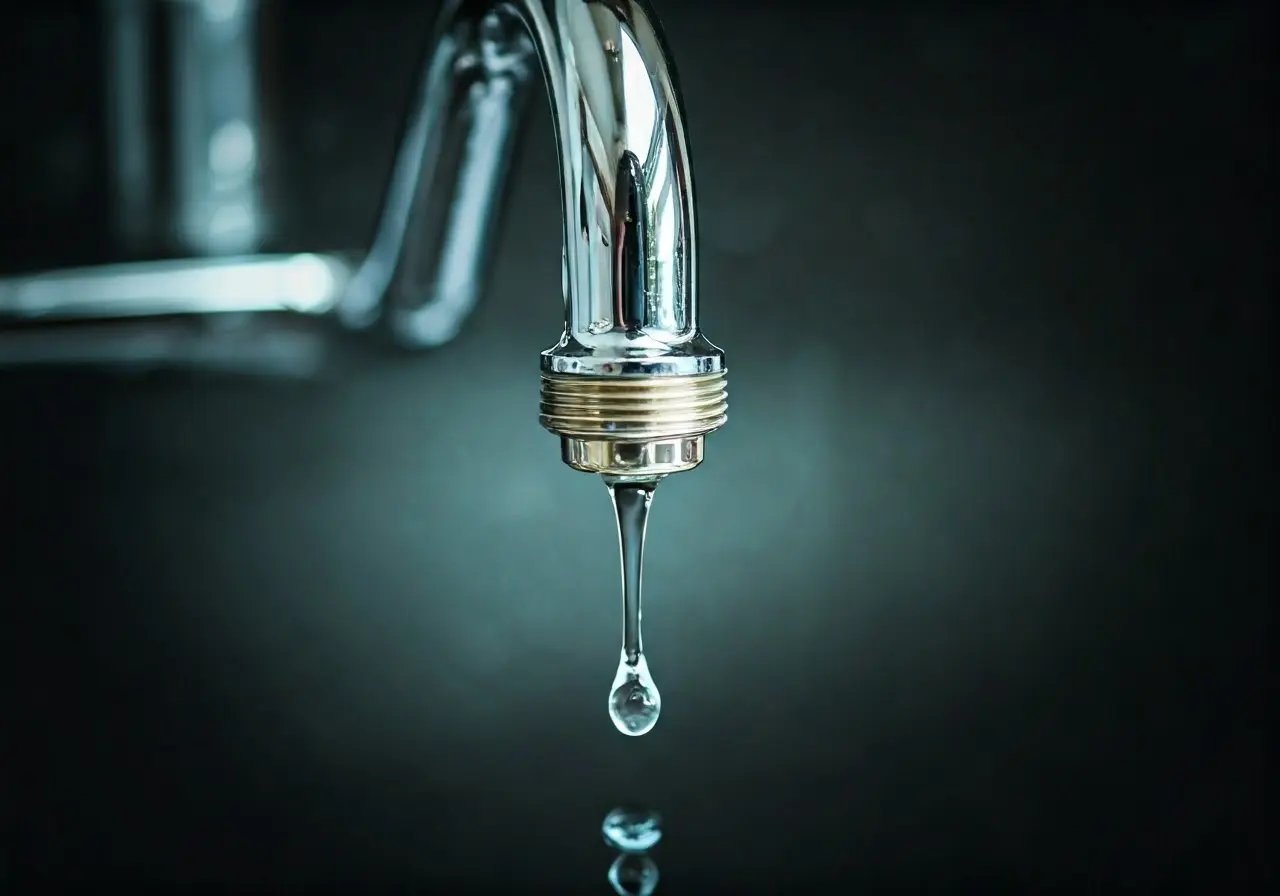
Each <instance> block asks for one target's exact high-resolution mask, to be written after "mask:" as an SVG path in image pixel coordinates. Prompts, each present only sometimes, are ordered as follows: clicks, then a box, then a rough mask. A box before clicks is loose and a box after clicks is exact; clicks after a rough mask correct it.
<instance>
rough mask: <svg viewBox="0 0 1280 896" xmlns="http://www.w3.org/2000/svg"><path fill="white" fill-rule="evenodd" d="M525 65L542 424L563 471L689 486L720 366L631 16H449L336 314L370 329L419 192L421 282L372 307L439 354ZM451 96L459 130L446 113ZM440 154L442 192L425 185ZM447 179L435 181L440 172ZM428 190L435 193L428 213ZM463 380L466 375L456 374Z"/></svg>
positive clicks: (679, 190) (579, 8)
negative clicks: (558, 246) (535, 196)
mask: <svg viewBox="0 0 1280 896" xmlns="http://www.w3.org/2000/svg"><path fill="white" fill-rule="evenodd" d="M535 60H536V61H538V62H540V63H541V68H542V73H543V76H544V79H545V82H546V90H547V94H548V97H549V99H550V102H551V112H552V116H553V119H554V122H555V134H556V140H557V143H558V148H559V157H560V159H559V161H560V181H561V189H562V191H563V225H564V255H563V286H564V293H565V314H564V331H563V333H562V335H561V337H560V339H559V340H558V341H557V342H556V344H555V345H554V346H552V347H551V348H549V349H547V350H546V351H544V352H543V353H542V374H543V377H542V406H541V418H540V419H541V422H542V425H543V426H545V427H546V428H547V429H549V430H550V431H551V432H553V433H556V434H557V435H559V436H561V439H562V456H563V458H564V460H565V461H566V462H567V463H568V464H570V466H573V467H575V468H577V469H581V470H586V471H590V472H598V473H603V474H605V475H612V476H625V477H628V478H644V477H646V476H653V477H656V476H662V475H666V474H667V473H671V472H677V471H680V470H685V469H690V468H692V467H693V466H696V465H697V464H698V463H699V462H700V461H701V459H702V454H703V437H704V436H705V435H706V434H707V433H709V432H711V431H713V430H715V429H717V428H719V427H720V426H721V425H723V423H724V422H725V416H726V410H727V402H726V398H725V382H724V374H725V372H726V369H725V361H724V354H723V352H721V351H720V349H718V348H717V347H716V346H714V345H712V344H711V343H710V342H709V341H708V340H707V339H706V338H705V337H703V336H702V335H701V334H700V333H699V331H698V327H697V286H698V270H697V228H696V221H695V209H694V198H693V176H692V171H691V168H690V162H689V146H688V137H687V134H686V131H685V123H684V110H683V107H682V104H681V101H680V95H679V88H678V85H677V82H676V74H675V69H674V66H673V64H672V61H671V56H670V53H669V51H668V49H667V46H666V43H665V40H664V38H663V35H662V31H661V28H660V26H659V24H658V20H657V18H656V17H655V16H654V14H653V11H652V10H651V8H650V7H649V4H648V3H647V2H641V0H524V2H493V0H456V2H451V3H450V4H448V6H447V8H446V10H445V13H444V15H443V16H442V18H441V19H440V23H439V26H438V31H437V34H436V39H435V48H434V51H433V52H432V55H431V58H430V59H429V61H428V64H427V65H426V67H425V76H424V81H423V83H422V85H421V88H420V89H421V102H420V104H419V106H418V109H417V111H416V113H415V116H414V118H413V119H412V120H411V122H410V124H409V126H408V128H407V132H406V138H405V140H404V143H403V146H402V152H401V156H400V159H399V162H398V164H397V167H396V171H395V174H394V175H393V178H392V185H391V189H390V190H389V191H388V197H387V208H386V210H385V211H384V216H383V224H384V228H383V230H382V231H381V232H380V233H379V235H378V238H377V239H376V240H375V243H374V246H373V250H372V251H371V252H370V253H369V256H368V257H367V258H366V261H365V263H364V265H363V266H362V268H361V269H360V270H359V271H357V273H356V275H355V277H354V278H353V281H352V288H351V289H349V290H348V292H347V294H346V296H345V297H344V301H343V303H342V304H340V305H339V308H338V311H339V314H340V315H342V317H343V318H344V319H345V320H346V321H347V322H348V323H350V324H351V325H354V326H362V325H367V324H369V323H371V322H372V320H373V319H374V318H375V316H376V309H377V307H378V301H377V299H378V297H380V296H382V295H385V294H386V292H387V290H388V288H389V284H390V282H391V279H392V277H393V276H394V273H393V272H394V269H395V266H396V262H397V261H398V262H399V263H401V264H403V263H405V256H406V254H407V253H406V251H405V248H404V246H405V243H406V242H407V241H408V236H409V235H410V234H411V233H412V230H413V227H412V224H411V219H412V217H413V216H414V214H415V209H414V208H413V206H414V202H413V201H412V200H411V197H413V196H415V195H422V194H423V192H424V191H423V186H424V185H425V186H426V187H427V189H426V190H425V193H426V194H427V196H428V197H429V198H428V200H427V205H428V206H429V207H430V208H432V209H435V210H437V213H436V214H434V215H431V214H426V213H424V212H425V210H424V209H417V210H416V212H417V214H418V216H419V218H425V219H427V220H434V219H437V218H440V217H443V218H444V220H445V222H446V223H445V226H443V227H440V228H439V229H438V232H439V233H440V237H439V238H438V239H437V241H436V244H434V245H433V244H431V243H430V242H428V241H417V242H416V243H414V244H413V245H414V248H413V250H412V252H414V253H426V257H427V259H428V260H430V259H431V258H434V259H435V268H434V270H435V277H434V279H433V280H428V282H427V283H426V288H425V289H424V290H422V294H423V299H424V300H423V301H421V302H419V303H417V304H416V305H414V306H412V307H389V308H387V309H386V310H387V313H388V314H389V316H390V320H391V324H392V327H393V330H394V331H395V332H396V333H397V334H398V335H399V337H400V338H401V339H402V340H403V341H405V342H408V343H410V344H417V345H422V344H437V343H440V342H443V341H446V340H447V339H449V338H452V336H453V334H454V333H455V332H456V330H457V328H458V327H459V326H460V324H461V321H462V319H463V318H464V317H465V315H466V313H467V312H468V311H469V310H470V308H471V306H472V305H473V304H474V302H475V298H476V293H477V291H478V284H479V283H480V282H481V272H482V269H483V267H484V263H485V259H486V257H487V256H486V253H487V251H488V248H489V243H490V236H491V233H492V226H493V217H494V216H493V211H494V210H495V209H496V207H497V200H498V191H499V190H500V189H501V187H502V182H503V174H504V169H505V166H504V160H505V158H506V154H507V152H508V145H509V143H510V140H511V138H512V136H513V134H514V130H515V121H514V114H513V111H514V110H518V106H516V104H517V103H518V102H519V101H520V99H521V98H522V95H523V93H524V91H523V88H524V87H525V86H526V84H527V81H528V79H529V78H530V77H531V75H532V73H533V72H534V69H535V66H534V64H533V63H534V61H535ZM460 97H465V98H466V99H467V101H468V102H467V103H466V104H464V106H463V108H464V109H465V110H466V114H455V113H453V111H452V110H454V109H456V108H458V103H457V100H458V99H459V98H460ZM448 145H457V146H461V147H463V151H462V152H461V153H460V154H459V155H458V156H457V158H458V161H457V162H456V163H455V164H456V166H457V167H456V171H454V172H453V175H454V176H453V177H451V178H447V179H446V178H444V177H442V176H441V171H440V168H439V165H440V160H441V159H443V158H445V155H444V153H443V152H442V149H443V147H445V146H448ZM446 167H447V166H446ZM441 183H443V184H444V185H445V187H446V190H447V192H446V193H443V194H437V195H434V196H432V195H431V194H432V193H433V192H434V190H436V189H439V187H440V185H441ZM462 363H471V362H467V361H464V362H462Z"/></svg>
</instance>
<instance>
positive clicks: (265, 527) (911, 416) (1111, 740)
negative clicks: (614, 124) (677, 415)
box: [0, 0, 1276, 894]
mask: <svg viewBox="0 0 1280 896" xmlns="http://www.w3.org/2000/svg"><path fill="white" fill-rule="evenodd" d="M302 6H303V5H302V4H298V3H292V4H284V5H282V6H281V7H279V8H277V10H276V11H275V12H274V13H273V16H274V17H275V18H274V20H273V25H272V28H273V29H274V31H272V32H271V33H273V34H274V35H275V36H274V37H272V38H271V40H272V41H273V42H272V43H271V44H269V46H270V51H269V52H270V66H269V71H270V72H271V79H270V90H271V91H273V93H272V96H273V97H274V103H275V105H274V107H273V108H274V112H273V116H274V117H273V118H272V119H271V127H272V128H274V135H275V136H274V139H275V140H276V141H277V142H276V144H275V145H276V146H277V147H279V148H280V151H279V152H278V153H277V155H276V156H275V159H276V162H275V163H274V167H272V168H271V169H270V177H271V188H272V189H273V190H274V191H275V193H274V194H273V195H274V196H275V201H276V202H277V204H278V208H279V215H280V221H281V225H280V229H279V233H280V236H279V242H280V245H281V246H284V247H286V248H288V247H297V248H303V247H305V248H311V249H315V248H326V247H330V246H336V247H349V248H358V247H359V246H360V245H362V244H363V242H364V241H365V240H367V238H368V235H369V234H370V232H371V228H372V225H373V220H374V215H375V214H376V211H377V204H378V199H379V193H380V190H381V187H382V180H383V178H384V176H385V169H386V166H387V165H388V163H389V161H390V159H391V154H392V151H393V148H394V142H395V139H396V133H397V128H398V118H399V116H400V114H401V113H402V112H403V110H404V108H405V103H406V102H407V100H408V97H409V91H410V84H411V81H412V77H413V74H414V71H415V67H416V64H417V60H418V54H419V53H420V52H421V51H422V49H423V42H424V38H425V35H426V32H427V29H428V26H429V24H430V22H431V21H432V17H433V11H434V6H433V4H423V5H421V6H419V5H416V4H415V5H414V6H413V7H409V6H408V5H396V4H389V3H379V4H373V5H365V6H364V7H363V8H361V9H357V7H358V6H359V4H351V6H350V7H349V8H344V7H343V6H341V5H339V4H337V3H325V4H312V5H310V6H309V7H308V8H307V9H306V10H304V9H302ZM1267 6H1268V5H1267V4H1261V3H1258V4H1235V5H1228V4H1224V5H1217V6H1209V5H1205V6H1185V7H1182V8H1180V9H1178V10H1177V11H1165V12H1160V11H1158V10H1155V11H1149V12H1146V13H1142V14H1137V13H1129V12H1115V11H1113V12H1110V13H1108V12H1105V11H1103V10H1099V11H1096V12H1089V13H1083V12H1078V13H1073V14H1070V15H1068V14H1065V13H1052V14H1051V13H1047V12H1043V11H1042V12H1031V11H1022V12H1013V11H1011V8H1010V7H997V6H989V7H985V8H982V7H974V8H965V9H964V10H963V11H962V10H960V9H955V10H953V11H951V12H940V11H939V9H941V8H942V7H940V6H937V5H930V6H927V7H926V6H920V7H917V8H910V7H905V6H904V7H903V8H902V9H901V10H900V11H899V12H894V13H890V12H876V13H872V12H864V11H859V9H858V7H857V6H856V5H855V4H844V5H841V4H834V3H832V4H827V5H825V6H823V5H817V4H795V3H792V4H777V5H773V6H772V7H770V6H766V5H763V4H748V3H708V2H702V3H692V2H674V0H669V2H667V3H665V4H663V5H662V7H661V9H660V11H661V12H662V14H663V20H664V23H665V25H666V28H667V33H668V39H669V42H670V44H671V46H672V48H673V50H674V52H675V56H676V59H677V63H678V65H679V68H680V73H681V80H682V86H683V91H684V94H685V99H686V103H687V111H688V120H689V127H690V134H691V143H692V150H693V157H694V162H695V166H696V173H697V178H698V181H697V186H698V189H699V193H698V199H699V209H700V213H701V217H700V224H701V246H702V256H701V258H702V260H701V296H702V308H703V317H702V324H703V327H704V329H705V331H706V332H707V334H708V335H709V336H710V337H711V338H712V339H713V340H714V341H716V342H717V343H719V344H720V345H722V346H723V347H724V348H725V349H726V350H727V351H728V353H729V358H730V364H731V369H732V372H733V373H732V379H731V397H732V410H731V420H730V423H729V425H728V426H727V427H726V428H725V430H724V431H723V432H721V433H719V434H717V435H714V436H712V437H711V439H710V440H709V443H708V459H707V462H706V464H705V465H704V466H703V468H702V469H700V470H699V471H697V472H696V473H693V474H688V475H684V476H679V477H676V478H675V479H673V480H671V481H669V482H667V483H665V484H664V485H663V486H662V487H661V488H660V489H659V491H658V494H657V498H656V501H655V504H654V515H653V519H652V524H651V529H650V545H649V552H648V558H647V568H646V569H647V572H646V585H647V600H646V607H647V609H648V613H647V614H646V619H645V621H646V647H647V651H648V653H649V656H650V663H651V667H652V669H653V671H654V675H655V677H656V679H657V681H658V684H659V686H660V687H661V689H662V693H663V697H664V710H663V716H662V720H661V721H660V722H659V724H658V726H657V728H656V729H655V730H654V732H653V733H652V734H651V735H649V736H647V737H643V738H639V739H629V738H625V737H623V736H621V735H620V734H618V733H617V732H616V731H615V730H614V729H613V726H612V725H611V724H610V722H609V720H608V718H607V716H606V713H605V697H606V693H607V689H608V684H609V681H610V679H611V676H612V673H613V669H614V664H615V662H616V658H617V649H618V640H619V637H620V619H619V616H620V606H619V604H620V600H619V596H618V573H617V557H616V551H617V547H616V536H615V533H614V531H613V529H612V520H611V516H610V513H611V511H610V509H609V505H608V500H607V497H606V493H605V490H604V488H603V487H602V486H601V484H600V483H599V481H597V480H595V479H593V478H591V477H587V476H583V475H581V474H577V473H574V472H572V471H570V470H569V469H568V468H566V467H564V466H563V465H562V464H561V463H560V462H559V460H558V457H557V445H556V443H555V440H554V439H553V438H552V437H551V436H549V435H547V434H546V433H545V432H543V431H542V430H541V429H539V427H538V426H537V423H536V408H537V388H538V387H537V353H538V352H539V351H540V350H541V349H543V348H545V347H546V346H547V345H549V344H550V343H552V342H553V341H554V339H555V337H556V336H557V334H558V327H559V311H558V304H559V295H560V272H559V240H560V229H559V223H558V215H559V214H560V211H559V207H558V192H557V186H556V175H555V164H554V146H553V141H552V137H551V128H550V117H549V116H548V115H547V114H546V112H545V106H542V105H540V106H538V107H537V109H536V110H535V112H534V113H533V118H532V121H531V123H530V126H529V127H528V128H527V133H526V134H525V141H524V144H523V146H524V148H523V151H522V154H521V160H520V163H519V166H518V169H517V174H516V176H515V183H514V186H513V190H512V195H511V197H510V203H511V204H510V207H509V210H508V213H507V215H506V217H505V219H504V220H505V222H506V223H505V224H504V227H503V230H502V235H501V241H500V244H499V247H498V250H497V255H496V261H495V264H494V266H493V270H492V272H491V276H492V280H491V284H490V286H489V288H488V290H487V293H486V295H485V299H484V302H483V304H482V306H481V307H480V308H479V309H478V310H477V312H476V314H475V316H474V317H473V318H472V320H471V321H470V323H469V325H468V327H467V328H466V329H465V331H464V332H463V333H462V335H461V336H460V337H459V338H458V339H457V340H456V342H454V343H453V344H451V345H449V346H447V347H445V348H443V349H441V350H438V351H435V352H432V353H428V354H424V355H419V356H410V355H406V354H404V353H400V352H396V351H389V350H387V349H386V348H385V347H384V346H382V345H381V344H379V342H378V340H377V339H376V338H364V337H357V336H353V335H342V334H336V333H335V334H334V335H332V338H330V337H328V336H326V337H325V342H324V345H325V348H324V362H323V364H322V365H321V367H320V370H319V372H318V373H317V374H316V375H314V376H312V377H310V378H298V377H293V378H267V377H261V376H248V375H242V374H237V373H234V372H226V371H224V372H201V371H195V372H191V371H181V370H171V369H160V370H152V371H150V372H146V373H143V374H139V373H138V372H137V371H129V372H125V371H119V370H114V371H102V370H77V369H5V370H3V371H0V507H3V511H4V515H5V517H6V518H7V519H6V524H7V525H6V531H7V533H8V534H7V535H6V536H4V540H3V541H2V542H0V545H2V547H0V557H2V558H3V562H2V564H0V594H3V597H4V599H5V600H4V607H5V624H4V626H3V629H4V633H5V641H6V646H5V655H6V659H7V660H8V662H7V664H6V665H7V666H8V672H7V674H6V689H5V690H6V692H7V693H8V694H9V695H10V696H8V697H6V706H7V708H6V712H5V721H4V725H3V731H4V739H5V741H6V750H7V752H9V754H10V756H11V759H10V760H9V761H6V762H5V778H6V779H7V781H6V784H5V789H6V791H7V794H8V795H7V797H6V798H5V801H4V803H5V808H6V815H7V816H8V817H7V818H6V825H7V827H8V831H7V833H6V835H5V841H6V849H7V852H8V858H7V859H5V860H4V861H5V872H4V873H5V875H6V876H7V877H8V882H7V883H6V884H5V886H6V887H8V888H10V889H11V891H12V892H31V891H34V890H36V889H39V887H40V885H41V884H42V883H43V884H52V883H53V882H57V881H67V880H74V881H80V882H87V883H95V884H97V883H109V882H113V881H115V882H128V883H131V884H142V883H154V884H161V885H163V886H164V887H166V888H176V887H177V886H179V885H180V884H211V885H216V886H221V887H225V888H226V891H227V892H232V891H234V892H249V891H251V890H252V889H254V888H261V887H263V886H267V885H270V886H274V887H284V888H289V889H296V890H306V889H313V890H316V891H319V890H321V889H325V888H333V887H335V886H338V887H342V888H346V890H347V891H349V892H356V891H358V887H360V886H364V887H365V888H366V889H367V888H368V887H369V886H372V885H375V884H378V883H385V884H401V885H404V886H405V887H406V889H402V890H401V892H408V891H410V890H411V889H413V887H415V886H416V887H420V888H426V887H427V885H428V884H432V883H440V882H446V883H450V884H451V886H452V887H453V889H454V891H455V892H467V891H470V890H471V889H475V890H482V889H485V888H489V889H491V890H492V891H495V892H496V891H499V890H502V891H505V892H526V891H527V892H559V893H579V892H581V893H597V892H605V891H607V884H606V883H605V880H604V873H605V869H606V868H607V867H608V865H609V862H610V861H611V853H610V852H609V851H608V850H607V849H606V848H605V846H604V845H603V844H602V843H601V842H600V836H599V823H600V820H601V818H602V817H603V815H604V814H605V812H606V811H607V810H608V809H609V808H611V807H612V806H613V805H614V804H617V803H620V802H624V801H640V802H643V803H646V804H649V805H652V806H655V807H657V808H658V809H660V810H662V811H663V813H664V815H665V818H666V837H665V839H664V841H663V842H662V844H661V845H660V847H659V848H658V851H657V853H656V858H657V860H658V863H659V866H660V867H661V869H662V874H663V881H662V884H661V886H660V888H659V893H660V894H661V893H668V894H678V893H712V892H725V893H747V892H801V891H805V890H808V889H822V890H824V891H825V892H863V891H866V892H876V891H879V890H885V889H888V888H891V887H901V886H907V885H911V886H918V887H929V888H931V889H934V890H954V891H963V890H967V889H968V888H970V887H972V886H973V885H975V884H986V885H994V886H1001V885H1014V886H1021V887H1026V888H1032V887H1043V886H1050V885H1068V886H1073V887H1078V886H1082V885H1085V884H1089V883H1092V884H1094V885H1099V884H1103V883H1114V882H1123V883H1129V884H1135V885H1139V887H1140V888H1141V889H1147V890H1151V889H1154V888H1155V887H1156V886H1158V885H1168V884H1187V883H1194V884H1196V885H1197V886H1199V887H1200V888H1201V889H1202V891H1204V892H1223V891H1224V889H1232V888H1235V887H1238V886H1242V885H1246V884H1248V885H1251V888H1252V885H1260V884H1261V883H1262V882H1264V881H1265V880H1267V879H1270V878H1271V877H1272V876H1273V874H1274V871H1273V868H1274V866H1273V864H1272V859H1271V856H1270V852H1271V847H1268V846H1266V844H1267V843H1268V842H1273V838H1274V831H1271V832H1268V829H1267V822H1268V818H1267V813H1266V809H1268V808H1269V807H1268V806H1266V804H1265V802H1264V793H1263V787H1264V781H1265V778H1266V771H1267V768H1266V766H1267V761H1266V760H1265V754H1266V748H1267V742H1266V741H1265V740H1264V736H1263V730H1264V715H1265V711H1266V709H1267V708H1268V704H1267V696H1268V692H1267V691H1266V689H1265V686H1264V680H1263V676H1264V674H1265V672H1266V671H1267V667H1268V666H1269V662H1270V660H1269V643H1268V632H1267V623H1268V621H1269V610H1268V608H1267V605H1266V598H1265V595H1266V594H1267V593H1268V592H1269V590H1270V589H1271V588H1273V587H1274V585H1275V565H1274V562H1273V560H1272V559H1271V556H1270V551H1271V549H1272V547H1273V544H1272V537H1273V532H1272V527H1273V522H1274V498H1273V493H1272V488H1273V485H1274V458H1275V447H1276V446H1275V443H1274V439H1272V438H1271V433H1270V431H1269V427H1270V424H1271V421H1272V420H1273V419H1274V418H1273V413H1274V412H1273V411H1268V410H1266V408H1268V407H1270V406H1271V400H1272V399H1273V397H1274V396H1273V394H1272V393H1273V391H1274V390H1273V389H1272V387H1271V385H1270V382H1269V379H1268V373H1269V368H1270V366H1271V365H1270V354H1271V349H1272V345H1273V339H1274V332H1273V328H1274V324H1275V304H1274V290H1275V286H1276V283H1275V266H1274V262H1273V261H1272V260H1271V259H1272V257H1273V256H1272V255H1271V254H1270V253H1271V249H1270V240H1271V239H1272V237H1273V236H1274V233H1273V225H1274V214H1275V205H1274V203H1275V196H1274V193H1273V175H1274V169H1273V163H1274V160H1275V151H1276V141H1275V132H1274V130H1273V119H1272V110H1271V103H1272V102H1273V101H1274V99H1275V92H1276V91H1275V86H1276V79H1275V71H1274V69H1273V68H1272V67H1271V65H1270V62H1269V58H1268V57H1269V54H1270V53H1271V51H1272V47H1271V46H1270V44H1269V43H1267V41H1268V40H1269V37H1268V36H1267V30H1268V29H1269V28H1271V27H1272V26H1274V25H1275V21H1274V19H1275V16H1274V14H1273V13H1271V12H1270V11H1269V10H1268V9H1267ZM87 9H89V7H88V5H87V4H86V5H85V6H84V7H83V8H80V7H76V6H74V5H72V4H65V3H64V4H54V5H50V6H47V7H45V8H44V10H43V12H38V13H33V12H30V11H28V12H26V13H23V14H22V15H21V16H20V17H19V18H18V19H16V23H14V24H11V25H9V26H6V29H5V34H4V38H3V40H4V45H5V46H4V49H5V54H4V58H5V62H4V64H5V66H6V70H5V74H4V76H3V79H2V80H0V98H2V99H3V103H4V108H3V110H2V114H3V115H4V118H5V124H4V129H5V138H4V141H3V144H4V147H3V152H4V158H3V160H2V161H3V166H2V167H0V172H3V173H2V174H0V179H2V180H3V186H4V195H5V196H6V199H5V205H6V209H5V210H6V214H5V215H4V216H3V217H4V221H3V223H2V224H0V226H2V227H3V234H2V239H0V255H2V256H3V257H2V258H0V262H2V263H3V266H4V267H5V269H7V270H10V271H12V270H17V269H22V268H30V267H35V266H39V265H47V264H55V263H66V262H70V261H88V260H96V259H99V258H102V257H106V255H108V254H109V251H110V250H109V246H108V244H107V243H106V242H105V240H104V238H103V234H104V233H105V222H106V221H107V217H106V210H105V209H106V206H105V195H106V194H105V191H104V187H103V182H104V178H103V174H102V172H103V168H102V161H101V159H100V154H101V153H100V150H99V145H100V139H101V135H100V125H101V123H100V118H101V109H100V107H99V105H98V103H99V94H98V92H97V91H99V90H100V68H99V66H100V62H101V60H100V59H98V58H96V57H95V55H94V54H95V53H97V52H98V50H97V49H96V47H97V46H98V43H99V41H98V30H97V29H98V24H97V22H96V20H95V18H94V16H93V15H91V14H89V13H88V12H87V11H86V10H87ZM771 9H772V11H770V10H771ZM539 102H543V101H541V100H539ZM533 306H536V307H537V308H540V309H542V311H539V312H537V313H534V312H533V311H530V310H529V309H530V308H531V307H533ZM526 321H534V322H536V323H537V325H536V326H532V327H530V326H529V325H528V324H526V323H525V322H526ZM481 353H482V354H483V357H484V358H485V360H486V363H485V364H484V365H478V364H472V363H469V360H470V359H473V358H476V357H479V356H480V355H481ZM1264 424H1265V426H1264ZM1268 458H1271V460H1268ZM1268 833H1270V834H1271V837H1270V838H1269V837H1268Z"/></svg>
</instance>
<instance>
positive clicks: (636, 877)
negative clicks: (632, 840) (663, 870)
mask: <svg viewBox="0 0 1280 896" xmlns="http://www.w3.org/2000/svg"><path fill="white" fill-rule="evenodd" d="M609 883H610V885H612V886H613V891H614V892H615V893H617V894H618V896H651V894H652V893H653V891H654V890H656V889H658V865H657V863H656V862H654V861H653V859H651V858H649V857H648V856H646V855H634V854H632V853H623V854H622V855H620V856H618V857H617V858H616V859H614V861H613V864H612V865H610V866H609Z"/></svg>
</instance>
